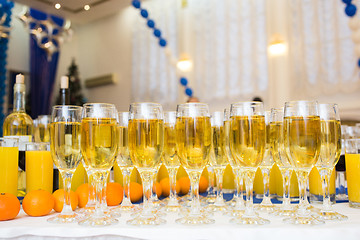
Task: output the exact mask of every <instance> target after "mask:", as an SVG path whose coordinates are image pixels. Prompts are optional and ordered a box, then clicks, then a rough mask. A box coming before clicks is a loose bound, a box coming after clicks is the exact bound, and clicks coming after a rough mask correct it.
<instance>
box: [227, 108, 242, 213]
mask: <svg viewBox="0 0 360 240" xmlns="http://www.w3.org/2000/svg"><path fill="white" fill-rule="evenodd" d="M230 121H231V118H230V109H225V110H224V130H225V153H226V156H227V158H228V161H229V163H230V166H231V168H232V169H233V173H234V176H235V184H236V192H235V194H234V198H233V200H232V202H233V204H232V206H233V208H232V209H230V210H229V211H228V213H227V214H229V215H231V216H232V217H236V216H239V215H242V214H244V212H245V201H244V195H243V184H244V181H243V179H244V178H243V171H242V169H241V168H240V166H239V165H238V164H237V163H236V161H235V159H234V158H233V156H232V153H231V151H230V123H231V122H230Z"/></svg>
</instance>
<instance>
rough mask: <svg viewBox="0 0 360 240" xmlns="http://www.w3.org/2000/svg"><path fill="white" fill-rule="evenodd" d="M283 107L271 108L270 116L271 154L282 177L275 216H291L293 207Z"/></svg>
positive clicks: (293, 211) (290, 165)
mask: <svg viewBox="0 0 360 240" xmlns="http://www.w3.org/2000/svg"><path fill="white" fill-rule="evenodd" d="M283 120H284V108H272V109H271V117H270V146H271V155H272V157H273V159H274V161H275V163H276V164H277V165H278V167H279V169H280V172H281V176H282V179H283V201H282V205H281V207H280V209H278V210H277V211H274V212H273V213H272V214H274V215H277V216H293V215H294V213H295V210H294V208H293V207H292V206H291V200H290V179H291V173H292V171H293V167H292V163H291V162H290V159H289V158H288V157H287V155H286V153H285V145H284V124H283V122H284V121H283Z"/></svg>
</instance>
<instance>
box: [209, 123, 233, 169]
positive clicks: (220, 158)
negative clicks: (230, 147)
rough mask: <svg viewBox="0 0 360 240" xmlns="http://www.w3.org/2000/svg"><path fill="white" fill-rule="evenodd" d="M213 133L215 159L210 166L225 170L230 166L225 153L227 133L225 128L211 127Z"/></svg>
mask: <svg viewBox="0 0 360 240" xmlns="http://www.w3.org/2000/svg"><path fill="white" fill-rule="evenodd" d="M211 133H212V150H213V151H214V155H215V157H214V158H212V159H213V161H214V162H212V161H210V164H211V165H213V166H214V167H218V168H223V169H225V168H226V166H227V165H228V164H229V162H228V160H227V155H226V152H225V131H224V127H223V126H213V127H211Z"/></svg>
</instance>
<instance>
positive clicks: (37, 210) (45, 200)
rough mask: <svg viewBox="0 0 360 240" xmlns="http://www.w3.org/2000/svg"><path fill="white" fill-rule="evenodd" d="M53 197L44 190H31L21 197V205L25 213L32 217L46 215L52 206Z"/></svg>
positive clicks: (53, 202) (53, 203)
mask: <svg viewBox="0 0 360 240" xmlns="http://www.w3.org/2000/svg"><path fill="white" fill-rule="evenodd" d="M54 205H55V199H54V197H53V195H52V194H51V193H49V192H48V191H45V190H32V191H30V192H29V193H27V194H26V195H25V197H24V199H23V202H22V206H23V209H24V211H25V213H26V214H27V215H29V216H32V217H40V216H45V215H48V214H49V213H50V212H51V210H52V209H53V208H54Z"/></svg>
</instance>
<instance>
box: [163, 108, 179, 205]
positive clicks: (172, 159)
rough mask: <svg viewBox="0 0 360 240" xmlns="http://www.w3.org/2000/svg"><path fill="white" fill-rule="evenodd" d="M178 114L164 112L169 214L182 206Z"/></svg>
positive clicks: (164, 158)
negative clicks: (178, 179) (178, 191)
mask: <svg viewBox="0 0 360 240" xmlns="http://www.w3.org/2000/svg"><path fill="white" fill-rule="evenodd" d="M175 123H176V112H175V111H171V112H164V157H163V160H164V165H165V167H166V168H167V170H168V171H169V177H170V196H169V202H168V204H167V206H166V207H165V211H167V212H176V211H178V210H179V209H180V207H181V206H180V204H179V202H178V200H177V198H176V187H175V186H176V185H175V184H176V173H177V171H178V169H179V167H180V160H179V158H178V156H177V153H176V129H175Z"/></svg>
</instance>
